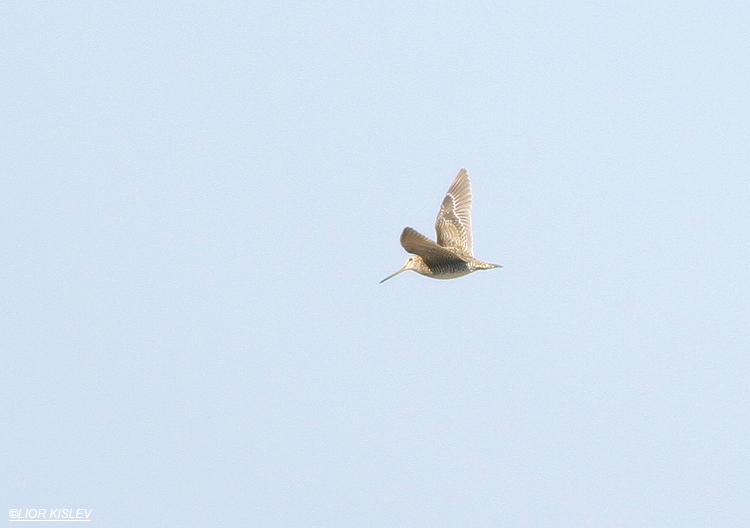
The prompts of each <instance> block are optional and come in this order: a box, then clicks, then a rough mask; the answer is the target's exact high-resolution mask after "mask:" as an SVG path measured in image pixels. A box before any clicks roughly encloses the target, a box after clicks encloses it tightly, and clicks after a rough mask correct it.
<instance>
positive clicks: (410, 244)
mask: <svg viewBox="0 0 750 528" xmlns="http://www.w3.org/2000/svg"><path fill="white" fill-rule="evenodd" d="M401 245H402V246H403V247H404V249H405V250H406V251H408V252H409V253H413V254H414V255H419V256H420V257H422V260H424V261H425V263H426V264H427V265H428V266H430V267H433V266H435V265H438V264H442V263H445V262H452V261H461V262H463V259H462V258H460V257H459V256H458V255H456V254H455V253H454V252H453V251H451V250H449V249H447V248H444V247H442V246H439V245H437V244H436V243H435V242H433V241H432V240H430V239H429V238H427V237H426V236H424V235H423V234H421V233H419V232H417V231H415V230H414V229H412V228H411V227H405V228H404V230H403V232H402V233H401Z"/></svg>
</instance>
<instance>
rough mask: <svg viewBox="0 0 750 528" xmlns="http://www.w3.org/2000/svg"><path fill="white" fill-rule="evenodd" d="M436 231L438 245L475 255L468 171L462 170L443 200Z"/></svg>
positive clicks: (436, 221)
mask: <svg viewBox="0 0 750 528" xmlns="http://www.w3.org/2000/svg"><path fill="white" fill-rule="evenodd" d="M435 231H436V232H437V243H438V245H440V246H443V247H446V248H456V249H458V250H460V251H462V252H464V253H466V254H467V255H470V256H473V255H474V252H473V249H472V240H471V183H470V182H469V173H468V172H466V169H461V171H460V172H459V173H458V176H456V179H455V180H453V184H452V185H451V186H450V188H449V189H448V192H447V193H446V195H445V198H443V203H442V205H441V206H440V212H439V213H438V216H437V220H435ZM407 251H408V250H407Z"/></svg>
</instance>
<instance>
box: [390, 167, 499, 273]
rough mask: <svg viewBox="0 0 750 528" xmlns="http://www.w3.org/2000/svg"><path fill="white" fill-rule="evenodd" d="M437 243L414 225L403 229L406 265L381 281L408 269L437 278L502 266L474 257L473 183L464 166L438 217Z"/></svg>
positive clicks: (402, 237) (444, 199)
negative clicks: (472, 226) (472, 235)
mask: <svg viewBox="0 0 750 528" xmlns="http://www.w3.org/2000/svg"><path fill="white" fill-rule="evenodd" d="M435 231H436V232H437V243H435V242H433V241H432V240H430V239H429V238H427V237H426V236H424V235H423V234H421V233H419V232H417V231H416V230H415V229H412V228H411V227H405V228H404V230H403V231H402V232H401V245H402V246H403V247H404V249H405V250H406V251H407V252H408V253H412V255H413V256H411V257H409V259H408V260H407V261H406V264H404V267H403V268H401V269H400V270H398V271H397V272H396V273H393V274H391V275H388V276H387V277H386V278H385V279H383V280H382V281H380V284H382V283H384V282H385V281H387V280H388V279H391V278H393V277H395V276H396V275H398V274H399V273H402V272H404V271H408V270H414V271H416V272H417V273H420V274H422V275H424V276H425V277H432V278H433V279H455V278H457V277H463V276H464V275H468V274H469V273H472V272H474V271H477V270H485V269H492V268H502V266H500V265H499V264H490V263H489V262H483V261H481V260H477V259H475V258H474V252H473V250H472V240H471V183H470V182H469V173H468V172H467V171H466V169H461V170H460V171H459V172H458V176H456V179H455V180H453V184H451V186H450V188H449V189H448V192H447V193H446V195H445V198H443V203H442V204H441V205H440V212H439V213H438V216H437V220H435Z"/></svg>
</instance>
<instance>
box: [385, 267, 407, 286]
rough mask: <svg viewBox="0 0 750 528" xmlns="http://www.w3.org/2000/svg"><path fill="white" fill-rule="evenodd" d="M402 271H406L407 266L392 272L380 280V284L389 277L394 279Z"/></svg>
mask: <svg viewBox="0 0 750 528" xmlns="http://www.w3.org/2000/svg"><path fill="white" fill-rule="evenodd" d="M402 271H406V266H404V267H403V268H401V269H400V270H398V271H397V272H396V273H392V274H391V275H388V276H387V277H386V278H385V279H383V280H382V281H380V284H383V283H384V282H385V281H387V280H388V279H392V278H393V277H395V276H396V275H398V274H399V273H401V272H402Z"/></svg>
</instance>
